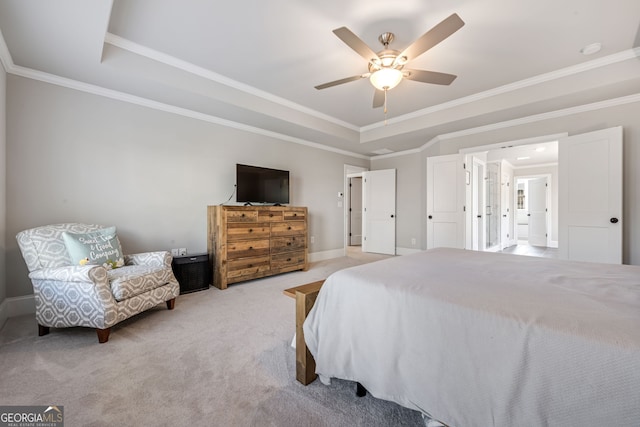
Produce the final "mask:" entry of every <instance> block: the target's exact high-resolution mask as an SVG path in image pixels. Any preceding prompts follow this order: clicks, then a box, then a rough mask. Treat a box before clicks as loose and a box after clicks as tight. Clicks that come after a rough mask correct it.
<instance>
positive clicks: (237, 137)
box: [2, 75, 369, 297]
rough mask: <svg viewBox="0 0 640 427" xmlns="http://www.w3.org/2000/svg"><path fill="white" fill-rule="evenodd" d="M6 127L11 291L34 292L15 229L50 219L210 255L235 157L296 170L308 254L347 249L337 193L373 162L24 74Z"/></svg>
mask: <svg viewBox="0 0 640 427" xmlns="http://www.w3.org/2000/svg"><path fill="white" fill-rule="evenodd" d="M7 123H8V129H7V158H8V159H9V162H8V164H7V193H6V205H7V215H6V234H7V237H6V239H4V241H5V242H6V244H7V265H8V268H7V284H8V285H7V296H8V297H16V296H22V295H28V294H31V293H32V288H31V284H30V282H29V280H28V278H27V269H26V266H25V265H24V262H23V260H22V257H21V255H20V253H19V249H18V247H17V244H16V242H15V238H14V236H15V234H16V233H17V232H19V231H20V230H24V229H27V228H31V227H35V226H39V225H45V224H53V223H59V222H71V221H78V222H87V223H97V224H105V225H116V226H117V227H118V235H119V237H120V240H121V242H122V245H123V249H124V251H125V253H134V252H140V251H152V250H168V249H171V248H179V247H186V248H187V249H188V250H189V252H191V253H196V252H204V251H206V248H207V241H206V235H207V225H206V224H207V223H206V208H207V205H213V204H220V203H223V202H225V201H226V200H227V199H228V198H229V196H230V195H231V193H232V191H233V188H234V187H233V186H234V184H235V164H236V163H245V164H252V165H259V166H265V167H273V168H279V169H287V170H289V171H290V173H291V191H292V197H291V204H292V205H299V206H307V207H308V208H309V235H310V236H314V237H315V243H314V244H313V245H310V248H309V251H310V252H311V253H313V252H322V251H328V250H335V249H341V248H342V247H343V210H342V208H339V207H337V205H336V203H335V195H336V194H337V192H339V191H343V175H344V164H345V163H348V164H354V165H360V166H364V167H369V161H368V160H366V159H360V158H355V157H351V156H345V155H342V154H337V153H333V152H329V151H324V150H318V149H315V148H310V147H307V146H303V145H300V144H292V143H288V142H283V141H280V140H277V139H273V138H269V137H265V136H262V135H257V134H254V133H250V132H245V131H241V130H237V129H231V128H227V127H222V126H219V125H215V124H211V123H207V122H203V121H198V120H195V119H190V118H186V117H182V116H178V115H174V114H169V113H165V112H161V111H156V110H153V109H149V108H145V107H140V106H137V105H132V104H128V103H124V102H120V101H115V100H112V99H108V98H103V97H100V96H96V95H91V94H87V93H83V92H79V91H75V90H71V89H67V88H63V87H59V86H55V85H50V84H46V83H42V82H38V81H34V80H30V79H25V78H22V77H18V76H14V75H9V76H8V78H7ZM232 200H235V198H234V199H232ZM2 222H4V221H2Z"/></svg>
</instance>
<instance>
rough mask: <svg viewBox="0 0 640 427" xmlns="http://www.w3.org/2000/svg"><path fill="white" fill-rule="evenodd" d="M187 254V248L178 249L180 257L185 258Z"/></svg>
mask: <svg viewBox="0 0 640 427" xmlns="http://www.w3.org/2000/svg"><path fill="white" fill-rule="evenodd" d="M186 254H187V248H180V249H178V255H180V256H184V255H186Z"/></svg>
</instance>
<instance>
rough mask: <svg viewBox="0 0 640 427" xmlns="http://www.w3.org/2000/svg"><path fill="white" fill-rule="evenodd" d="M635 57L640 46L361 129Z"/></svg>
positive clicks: (399, 120)
mask: <svg viewBox="0 0 640 427" xmlns="http://www.w3.org/2000/svg"><path fill="white" fill-rule="evenodd" d="M634 58H640V47H636V48H633V49H628V50H625V51H622V52H618V53H615V54H612V55H608V56H605V57H602V58H598V59H594V60H592V61H587V62H583V63H581V64H578V65H573V66H570V67H566V68H561V69H559V70H555V71H551V72H549V73H544V74H540V75H537V76H534V77H531V78H528V79H524V80H520V81H517V82H514V83H509V84H506V85H503V86H499V87H497V88H493V89H489V90H486V91H484V92H479V93H475V94H473V95H469V96H465V97H462V98H458V99H454V100H452V101H449V102H444V103H442V104H438V105H433V106H431V107H428V108H423V109H422V110H416V111H413V112H411V113H408V114H404V115H402V116H398V117H394V118H391V119H388V120H387V121H386V122H384V121H380V122H377V123H373V124H371V125H367V126H363V127H361V128H360V131H361V132H367V131H371V130H374V129H378V128H383V127H385V126H388V125H393V124H398V123H402V122H404V121H407V120H412V119H416V118H420V117H423V116H427V115H429V114H433V113H435V112H438V111H443V110H446V109H449V108H453V107H459V106H461V105H465V104H470V103H472V102H475V101H480V100H482V99H486V98H490V97H492V96H496V95H501V94H504V93H508V92H513V91H516V90H519V89H524V88H527V87H530V86H535V85H538V84H541V83H546V82H549V81H552V80H557V79H560V78H563V77H568V76H572V75H575V74H579V73H582V72H584V71H589V70H594V69H597V68H600V67H605V66H607V65H612V64H616V63H618V62H623V61H628V60H630V59H634Z"/></svg>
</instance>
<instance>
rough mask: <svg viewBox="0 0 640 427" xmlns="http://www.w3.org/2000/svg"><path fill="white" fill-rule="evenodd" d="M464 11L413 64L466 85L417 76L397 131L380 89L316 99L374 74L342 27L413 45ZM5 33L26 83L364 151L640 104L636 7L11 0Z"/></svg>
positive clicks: (463, 0) (629, 2) (409, 84)
mask: <svg viewBox="0 0 640 427" xmlns="http://www.w3.org/2000/svg"><path fill="white" fill-rule="evenodd" d="M454 12H455V13H457V14H458V15H459V16H460V17H461V18H462V19H463V20H464V21H465V22H466V25H465V26H464V27H462V28H461V29H460V30H459V31H457V32H456V33H454V34H453V35H452V36H451V37H449V38H447V39H446V40H444V41H443V42H442V43H440V44H439V45H437V46H436V47H434V48H433V49H431V50H429V51H427V52H426V53H424V54H423V55H421V56H419V57H418V58H416V59H415V60H414V61H412V62H411V63H410V66H411V68H418V69H427V70H432V71H440V72H445V73H450V74H455V75H457V76H458V78H457V79H456V80H455V81H454V82H453V84H452V85H450V86H438V85H431V84H424V83H418V82H414V81H403V82H402V83H401V84H400V85H399V86H398V87H397V88H394V89H392V90H391V91H389V99H388V110H389V112H388V120H387V122H386V124H385V120H384V115H383V112H382V109H373V108H372V107H371V103H372V98H373V92H374V89H373V87H372V86H371V84H370V83H369V82H368V81H367V79H361V80H359V81H355V82H351V83H347V84H344V85H340V86H336V87H332V88H329V89H325V90H322V91H318V90H316V89H314V86H316V85H318V84H321V83H325V82H328V81H332V80H337V79H340V78H344V77H349V76H352V75H356V74H359V73H364V72H366V71H367V68H366V64H365V61H364V60H363V59H362V58H361V57H360V56H358V54H356V53H355V52H354V51H353V50H351V49H350V48H349V47H348V46H346V45H345V44H344V43H343V42H342V41H341V40H340V39H338V38H337V37H336V36H335V35H334V34H333V33H332V30H333V29H335V28H338V27H341V26H346V27H348V28H349V29H350V30H351V31H353V32H354V33H355V34H357V35H358V36H359V37H360V38H361V39H362V40H363V41H364V42H365V43H367V44H368V45H369V46H370V47H371V48H372V49H373V50H374V51H378V50H380V49H381V48H382V46H381V45H380V44H379V42H378V41H377V37H378V35H379V34H381V33H383V32H385V31H391V32H393V33H394V34H395V35H396V40H395V41H394V42H393V43H392V45H391V46H390V47H391V48H395V49H396V50H403V49H404V48H405V47H406V46H408V45H409V44H410V43H412V42H413V41H414V40H416V39H417V38H418V37H419V36H421V35H422V34H423V33H425V32H426V31H427V30H429V29H430V28H431V27H433V26H434V25H436V24H437V23H438V22H440V21H441V20H443V19H444V18H446V17H447V16H449V15H450V14H452V13H454ZM0 30H1V31H2V36H3V38H4V42H5V43H6V49H5V48H3V46H2V43H0V58H1V59H2V62H3V64H4V65H5V69H7V70H8V71H9V72H10V73H12V74H17V75H23V76H27V77H31V78H36V79H40V80H44V81H50V82H53V83H56V84H62V85H67V86H71V87H75V88H78V89H81V90H88V91H92V92H95V93H101V94H104V95H106V96H111V97H114V98H118V99H125V100H129V101H132V102H137V103H140V104H143V105H148V106H151V107H154V108H160V109H164V110H169V111H174V112H177V113H179V114H185V115H188V116H192V117H198V118H201V119H203V120H209V121H212V122H217V123H222V124H224V125H229V126H234V127H240V128H244V129H247V130H250V131H254V132H257V133H262V134H266V135H271V136H276V137H278V138H283V139H286V140H290V141H293V142H300V143H305V144H312V145H313V144H321V145H324V146H327V147H331V149H334V150H344V151H348V152H352V153H360V154H363V155H372V154H373V153H375V152H376V151H377V150H381V149H387V150H390V151H393V152H397V151H402V150H409V149H415V148H419V147H421V146H423V145H424V144H426V143H427V142H429V141H430V140H432V139H433V138H434V137H437V136H439V135H447V134H451V133H452V132H457V133H460V132H474V131H477V129H478V128H480V127H487V126H489V127H491V126H494V127H495V126H498V125H497V123H503V122H506V121H510V120H519V121H522V120H531V118H532V117H536V115H540V114H543V113H545V114H550V113H552V112H553V114H556V115H563V114H570V113H571V112H572V111H578V110H584V109H585V108H587V109H588V108H595V107H594V105H597V104H595V103H602V102H607V103H619V102H624V99H625V98H624V97H625V96H629V95H638V94H640V60H639V59H640V48H638V46H640V1H638V0H614V1H604V0H590V1H587V0H563V1H557V0H537V1H535V2H533V1H529V2H518V1H513V0H484V1H481V2H480V1H477V0H454V1H452V0H446V1H445V0H431V1H427V0H398V1H393V2H391V1H388V0H367V1H361V0H323V1H295V0H269V1H264V0H245V1H241V2H240V1H238V2H221V1H217V2H214V1H206V0H181V1H175V0H135V1H132V0H114V1H111V0H92V1H86V0H50V1H41V0H0ZM594 42H599V43H602V46H603V47H602V50H601V51H600V52H598V53H596V54H594V55H591V56H584V55H582V54H581V53H580V49H581V48H582V47H584V46H585V45H587V44H590V43H594ZM474 129H476V130H474ZM481 129H482V128H481Z"/></svg>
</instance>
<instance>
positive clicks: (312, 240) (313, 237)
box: [311, 236, 316, 244]
mask: <svg viewBox="0 0 640 427" xmlns="http://www.w3.org/2000/svg"><path fill="white" fill-rule="evenodd" d="M315 242H316V237H315V236H311V244H313V243H315Z"/></svg>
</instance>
